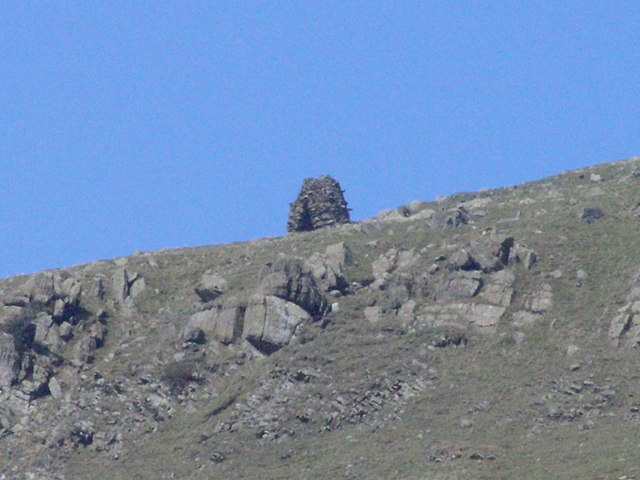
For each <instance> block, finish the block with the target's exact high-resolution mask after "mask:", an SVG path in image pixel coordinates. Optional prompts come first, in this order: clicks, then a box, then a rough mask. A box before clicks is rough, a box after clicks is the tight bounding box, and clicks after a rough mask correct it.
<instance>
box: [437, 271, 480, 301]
mask: <svg viewBox="0 0 640 480" xmlns="http://www.w3.org/2000/svg"><path fill="white" fill-rule="evenodd" d="M481 286H482V274H481V273H480V272H477V271H470V272H465V271H456V272H451V273H449V274H448V275H447V276H445V277H444V278H443V279H442V281H441V282H440V284H439V285H438V288H437V289H436V293H435V297H436V300H457V299H463V298H472V297H474V296H476V294H477V293H478V292H479V291H480V288H481Z"/></svg>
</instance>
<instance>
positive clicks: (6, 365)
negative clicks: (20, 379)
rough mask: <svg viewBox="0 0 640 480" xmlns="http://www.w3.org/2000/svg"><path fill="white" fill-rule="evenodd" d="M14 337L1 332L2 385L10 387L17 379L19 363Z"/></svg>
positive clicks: (0, 384) (0, 383)
mask: <svg viewBox="0 0 640 480" xmlns="http://www.w3.org/2000/svg"><path fill="white" fill-rule="evenodd" d="M18 362H19V357H18V352H17V351H16V348H15V342H14V340H13V337H12V336H11V335H9V334H6V333H2V332H0V387H8V386H10V385H11V384H12V383H13V381H14V380H15V379H16V375H17V374H18V370H19V368H20V365H19V363H18Z"/></svg>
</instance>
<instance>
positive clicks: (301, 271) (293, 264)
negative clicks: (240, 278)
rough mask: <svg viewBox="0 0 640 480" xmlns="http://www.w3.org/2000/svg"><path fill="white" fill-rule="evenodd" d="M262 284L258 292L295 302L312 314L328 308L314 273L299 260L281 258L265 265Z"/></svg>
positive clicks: (262, 271)
mask: <svg viewBox="0 0 640 480" xmlns="http://www.w3.org/2000/svg"><path fill="white" fill-rule="evenodd" d="M260 278H261V281H260V286H259V287H258V291H257V292H256V293H258V294H260V295H263V296H275V297H279V298H282V299H284V300H287V301H289V302H293V303H295V304H296V305H298V306H300V307H302V308H304V309H305V310H306V311H307V312H309V313H310V314H311V315H312V316H314V317H318V316H320V315H321V314H322V313H323V312H324V310H325V308H326V305H327V304H326V300H325V299H324V297H323V296H322V294H321V293H320V289H319V288H318V285H317V283H316V281H315V279H314V278H313V275H312V274H311V273H310V272H308V271H306V269H305V268H304V266H303V264H302V262H301V261H299V260H295V259H289V258H279V259H278V260H276V261H275V262H272V263H268V264H267V265H265V266H264V267H263V268H262V270H261V272H260Z"/></svg>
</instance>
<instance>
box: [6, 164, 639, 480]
mask: <svg viewBox="0 0 640 480" xmlns="http://www.w3.org/2000/svg"><path fill="white" fill-rule="evenodd" d="M639 187H640V159H632V160H628V161H623V162H616V163H610V164H604V165H599V166H596V167H593V168H587V169H582V170H578V171H572V172H567V173H563V174H561V175H558V176H555V177H551V178H548V179H545V180H541V181H537V182H532V183H527V184H524V185H519V186H516V187H511V188H504V189H498V190H486V191H481V192H477V193H459V194H454V195H450V196H447V197H443V198H439V199H438V200H437V201H434V202H412V203H411V204H409V205H405V206H402V207H399V208H397V209H393V210H389V211H386V212H382V213H381V214H379V215H378V216H377V217H374V218H371V219H368V220H364V221H361V222H357V223H352V224H346V225H340V226H334V227H329V228H322V229H319V230H314V231H310V232H303V233H292V234H289V235H287V236H286V237H282V238H269V239H261V240H256V241H251V242H243V243H234V244H229V245H221V246H214V247H200V248H190V249H178V250H166V251H159V252H145V253H137V254H135V255H133V256H130V257H126V258H118V259H114V260H108V261H99V262H95V263H91V264H87V265H81V266H77V267H73V268H68V269H62V270H56V271H47V272H41V273H38V274H36V275H31V276H21V277H14V278H9V279H6V280H3V281H0V326H1V329H2V332H1V333H0V479H68V480H71V479H80V478H82V479H92V480H101V479H109V480H116V479H123V480H125V479H171V478H175V479H179V478H180V479H210V478H237V479H324V478H332V477H333V478H345V479H370V478H385V479H391V478H393V479H406V480H426V479H430V480H431V479H513V478H518V479H529V478H531V479H549V478H589V479H619V478H626V479H631V478H636V477H640V462H638V460H637V451H638V447H639V444H640V441H639V440H638V438H639V437H638V434H637V432H638V428H639V427H640V369H638V365H639V363H638V345H639V344H640V316H638V314H639V313H640V242H638V238H640V218H638V216H639V215H640V210H638V206H639V205H640V193H639V190H640V188H639ZM283 221H284V220H283Z"/></svg>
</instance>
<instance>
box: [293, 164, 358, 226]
mask: <svg viewBox="0 0 640 480" xmlns="http://www.w3.org/2000/svg"><path fill="white" fill-rule="evenodd" d="M349 222H350V218H349V208H347V201H346V200H345V199H344V191H343V190H342V188H341V187H340V184H339V183H338V182H337V181H336V180H335V179H333V178H332V177H330V176H328V175H322V176H321V177H318V178H307V179H305V181H304V183H303V185H302V189H301V190H300V193H299V194H298V198H296V201H295V202H293V203H292V204H291V208H290V210H289V221H288V223H287V231H288V232H307V231H311V230H317V229H318V228H322V227H328V226H331V225H338V224H342V223H349Z"/></svg>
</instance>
